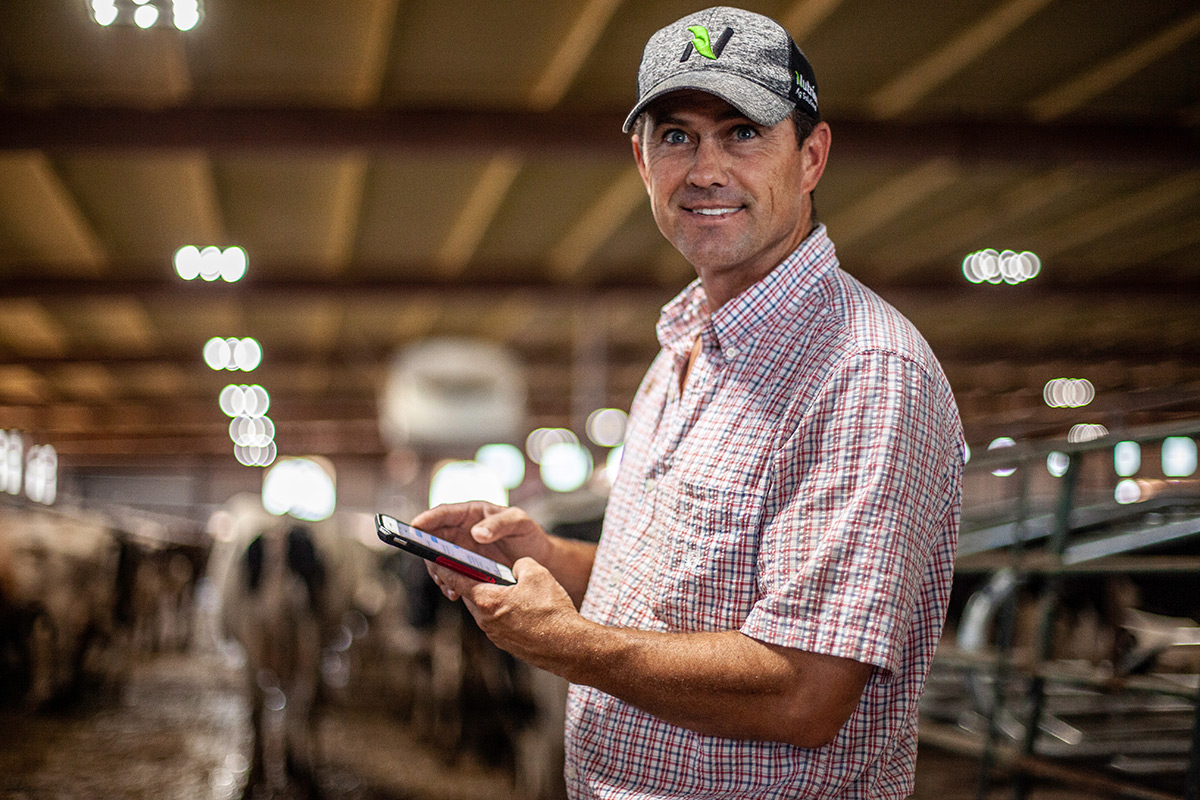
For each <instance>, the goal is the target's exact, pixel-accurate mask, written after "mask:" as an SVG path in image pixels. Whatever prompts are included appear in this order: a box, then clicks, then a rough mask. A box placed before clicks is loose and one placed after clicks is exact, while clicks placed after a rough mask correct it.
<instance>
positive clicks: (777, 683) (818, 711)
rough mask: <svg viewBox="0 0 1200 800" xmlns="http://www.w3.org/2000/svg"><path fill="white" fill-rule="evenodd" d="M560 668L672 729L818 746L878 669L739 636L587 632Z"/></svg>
mask: <svg viewBox="0 0 1200 800" xmlns="http://www.w3.org/2000/svg"><path fill="white" fill-rule="evenodd" d="M586 625H587V626H588V627H587V628H586V629H581V630H580V631H579V636H578V638H577V639H576V640H575V644H574V645H568V646H567V648H566V649H565V651H564V656H565V661H564V663H563V664H561V665H559V666H560V667H561V671H562V674H563V675H564V676H565V677H566V678H567V679H568V680H570V681H572V682H573V683H581V684H586V685H589V686H594V687H595V688H597V689H600V690H601V691H603V692H605V693H607V694H611V695H613V696H614V697H617V698H619V699H621V700H624V701H625V702H627V703H630V704H631V705H634V706H636V707H638V708H640V709H642V710H643V711H646V712H648V713H650V714H653V715H655V716H657V717H659V718H661V719H663V720H665V721H667V722H670V723H672V724H674V725H678V726H680V727H683V728H688V729H690V730H694V731H697V732H700V733H704V734H708V735H712V736H721V737H725V738H732V739H756V740H764V741H782V742H787V743H789V744H793V745H796V746H799V747H820V746H821V745H824V744H825V743H827V742H828V741H829V740H830V739H832V738H833V737H834V736H836V735H837V732H838V730H840V729H841V727H842V725H843V724H844V723H845V721H846V720H847V719H848V718H849V717H850V714H852V713H853V711H854V709H855V707H856V706H857V705H858V701H859V698H860V696H861V694H862V690H863V687H864V686H865V685H866V682H867V680H868V679H869V678H870V675H871V672H872V668H871V667H870V666H868V665H865V664H861V663H859V662H857V661H852V660H850V659H844V658H836V657H833V656H825V655H819V654H814V653H808V652H805V651H802V650H795V649H791V648H784V647H777V646H774V645H768V644H764V643H763V642H759V641H756V640H754V639H751V638H750V637H748V636H745V635H743V634H742V633H740V632H738V631H725V632H717V633H695V634H681V633H654V632H647V631H637V630H631V629H626V628H611V627H606V626H600V625H595V624H594V623H586Z"/></svg>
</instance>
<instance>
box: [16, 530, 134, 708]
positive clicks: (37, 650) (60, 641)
mask: <svg viewBox="0 0 1200 800" xmlns="http://www.w3.org/2000/svg"><path fill="white" fill-rule="evenodd" d="M122 541H123V540H122V537H121V533H120V531H118V530H116V529H114V528H112V527H111V526H110V525H109V524H108V523H107V522H106V521H105V520H104V519H102V518H100V517H98V516H96V515H87V514H83V513H76V512H72V513H67V512H60V511H55V510H50V509H5V510H3V511H0V564H2V565H3V569H2V570H0V669H2V670H3V671H4V673H5V678H6V680H5V681H4V683H5V684H6V688H7V690H8V694H9V698H8V699H10V700H15V701H17V702H20V703H22V704H24V705H26V706H27V707H29V708H31V709H34V710H37V709H42V708H47V707H50V706H55V705H61V704H64V703H68V702H71V701H72V700H74V699H76V698H77V697H79V695H80V693H81V690H82V688H83V686H84V683H85V680H87V679H89V678H96V679H98V680H99V681H100V683H101V685H103V686H107V687H109V688H112V687H114V686H115V685H116V684H117V683H118V682H119V680H120V679H121V677H122V676H123V675H124V672H125V671H126V669H127V667H128V658H127V655H128V654H127V651H126V650H125V649H124V648H122V647H120V646H119V641H120V637H119V629H120V620H119V619H118V615H117V607H118V603H119V599H120V564H121V553H122V546H123V545H122Z"/></svg>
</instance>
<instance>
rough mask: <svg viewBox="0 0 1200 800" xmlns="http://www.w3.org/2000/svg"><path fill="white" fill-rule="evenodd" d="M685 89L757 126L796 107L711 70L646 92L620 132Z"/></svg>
mask: <svg viewBox="0 0 1200 800" xmlns="http://www.w3.org/2000/svg"><path fill="white" fill-rule="evenodd" d="M685 89H694V90H696V91H699V92H707V93H708V94H711V95H715V96H717V97H719V98H721V99H722V100H724V101H725V102H726V103H729V105H731V106H733V107H734V108H736V109H737V110H738V111H740V112H742V113H743V114H745V115H746V117H747V118H749V119H751V120H753V121H754V122H757V123H758V124H759V125H778V124H779V123H780V122H783V120H784V118H785V117H786V116H787V115H788V114H789V113H790V112H791V110H792V109H793V108H795V107H796V106H795V104H793V103H792V102H791V101H789V100H786V99H784V98H782V97H780V96H779V95H777V94H775V93H774V92H772V91H771V90H770V89H767V88H765V87H763V86H760V85H759V84H757V83H755V82H754V81H751V80H747V79H745V78H743V77H741V76H740V75H734V74H732V73H728V72H722V71H720V70H715V69H704V70H694V71H692V72H685V73H682V74H680V75H673V76H671V77H670V78H667V79H666V80H664V81H663V82H662V83H660V84H658V85H657V86H655V87H654V88H653V89H652V90H650V91H649V92H647V93H646V95H645V96H644V97H642V98H641V99H640V100H638V103H637V105H636V106H634V107H633V110H632V111H630V112H629V116H628V117H626V118H625V124H624V125H623V126H622V127H621V130H623V131H625V133H629V131H630V130H632V129H633V123H634V122H635V121H637V118H638V115H640V114H641V113H642V112H643V111H645V110H646V107H647V106H649V105H650V104H651V103H653V102H654V101H655V100H657V99H658V98H660V97H662V96H663V95H667V94H670V93H671V92H678V91H682V90H685Z"/></svg>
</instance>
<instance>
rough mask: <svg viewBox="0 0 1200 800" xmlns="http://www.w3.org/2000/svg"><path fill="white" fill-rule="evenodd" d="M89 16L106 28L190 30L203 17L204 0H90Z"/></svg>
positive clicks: (88, 3)
mask: <svg viewBox="0 0 1200 800" xmlns="http://www.w3.org/2000/svg"><path fill="white" fill-rule="evenodd" d="M85 5H86V7H87V10H88V16H89V17H91V19H92V21H93V22H95V23H96V24H97V25H101V26H103V27H105V28H107V27H109V26H112V25H126V26H136V27H138V28H141V29H143V30H146V29H147V28H154V27H166V26H167V25H170V26H171V27H173V28H175V30H177V31H190V30H191V29H192V28H195V27H196V26H197V25H199V24H200V20H201V18H203V16H204V9H203V3H202V0H87V2H86V4H85Z"/></svg>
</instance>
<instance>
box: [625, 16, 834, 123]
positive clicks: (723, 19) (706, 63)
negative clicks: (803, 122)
mask: <svg viewBox="0 0 1200 800" xmlns="http://www.w3.org/2000/svg"><path fill="white" fill-rule="evenodd" d="M680 89H696V90H699V91H702V92H708V93H709V94H713V95H716V96H717V97H719V98H721V99H722V100H724V101H725V102H727V103H729V104H730V105H732V106H733V107H734V108H736V109H737V110H738V111H741V112H742V113H743V114H745V115H746V116H747V117H749V118H750V119H752V120H754V121H755V122H757V123H758V124H760V125H777V124H778V123H780V122H782V121H783V119H784V117H786V116H787V115H788V114H789V113H790V112H791V110H792V109H793V108H799V109H800V110H801V111H802V112H804V113H805V114H807V115H808V116H810V117H812V118H813V119H818V120H819V119H820V118H821V115H820V112H819V111H818V110H817V79H816V76H815V75H814V74H813V68H812V65H811V64H809V63H808V59H807V58H805V56H804V53H802V52H801V51H800V48H799V47H797V46H796V43H795V42H794V41H793V40H792V37H791V36H790V35H789V34H788V32H787V31H786V30H784V29H783V27H782V26H781V25H780V24H779V23H777V22H775V21H774V20H773V19H770V18H768V17H764V16H762V15H761V14H754V13H752V12H749V11H743V10H742V9H740V8H729V7H727V6H716V7H713V8H708V9H705V10H704V11H698V12H696V13H695V14H689V15H688V16H686V17H684V18H683V19H680V20H678V21H676V22H673V23H671V24H670V25H668V26H667V27H665V28H663V29H662V30H660V31H658V32H657V33H655V34H654V35H653V36H651V37H650V41H648V42H646V49H645V50H644V51H643V53H642V65H641V67H639V68H638V101H637V105H635V106H634V107H633V110H632V111H630V112H629V116H628V117H626V119H625V126H624V131H625V132H626V133H629V131H630V130H631V129H632V128H633V123H634V122H635V121H636V120H637V118H638V115H639V114H641V113H642V112H643V111H645V110H646V106H648V105H650V103H652V102H654V101H655V100H657V99H658V98H659V97H662V96H663V95H665V94H667V93H669V92H675V91H679V90H680Z"/></svg>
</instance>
